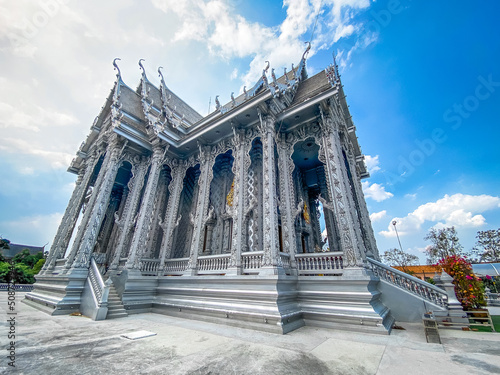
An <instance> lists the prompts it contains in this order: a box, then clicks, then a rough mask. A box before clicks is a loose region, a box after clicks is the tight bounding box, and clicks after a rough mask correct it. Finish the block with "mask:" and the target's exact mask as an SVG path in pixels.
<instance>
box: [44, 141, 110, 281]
mask: <svg viewBox="0 0 500 375" xmlns="http://www.w3.org/2000/svg"><path fill="white" fill-rule="evenodd" d="M99 157H100V154H99V153H98V152H97V151H95V152H93V153H92V155H91V156H90V157H89V158H88V159H87V160H86V162H85V167H83V168H82V169H81V170H80V171H79V173H78V179H77V180H76V186H75V189H74V190H73V194H72V195H71V198H70V200H69V203H68V207H67V208H66V211H65V212H64V216H63V218H62V220H61V224H60V225H59V228H58V229H57V234H56V237H55V238H54V242H53V243H52V246H51V248H50V252H49V256H48V259H47V261H46V262H45V264H44V266H43V267H42V272H41V274H45V273H46V272H47V271H48V270H52V269H54V266H55V263H56V260H57V259H59V258H60V257H61V256H62V255H64V252H65V251H66V249H67V247H68V242H69V240H70V239H71V235H72V233H73V230H74V229H75V225H76V222H77V220H78V215H79V214H80V210H81V208H82V205H83V201H84V200H85V193H86V192H87V189H88V186H89V184H90V180H91V178H92V174H93V172H94V168H95V166H96V165H97V163H98V162H99Z"/></svg>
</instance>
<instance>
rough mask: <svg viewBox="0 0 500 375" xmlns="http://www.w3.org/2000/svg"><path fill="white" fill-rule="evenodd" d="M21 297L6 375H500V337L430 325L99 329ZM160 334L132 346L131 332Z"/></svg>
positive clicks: (117, 324)
mask: <svg viewBox="0 0 500 375" xmlns="http://www.w3.org/2000/svg"><path fill="white" fill-rule="evenodd" d="M23 295H24V294H23V293H17V294H16V303H17V305H16V312H17V315H15V319H16V325H15V330H16V332H15V334H16V338H15V365H16V367H15V368H13V367H10V366H8V362H9V359H8V358H7V355H8V351H7V350H6V349H7V348H8V346H9V341H10V340H9V339H8V338H7V334H8V332H9V323H8V322H7V320H8V319H9V317H11V315H8V314H7V313H8V310H7V308H8V306H7V293H6V292H1V293H0V313H1V314H2V316H3V317H4V318H3V319H1V321H2V324H1V325H0V343H1V349H2V352H0V353H1V356H0V372H1V373H19V374H54V375H55V374H65V375H66V374H72V373H78V374H107V375H111V374H200V375H201V374H252V375H257V374H307V375H309V374H356V375H362V374H383V375H386V374H387V375H390V374H398V375H400V374H419V375H424V374H500V334H498V333H480V332H464V331H455V330H443V329H441V330H440V334H441V340H442V342H443V344H428V343H427V342H426V340H425V336H424V331H423V326H422V325H421V324H408V323H398V324H399V325H400V326H402V327H404V328H405V330H393V331H392V333H391V335H390V336H380V335H375V334H360V333H350V332H344V331H335V330H324V329H320V328H315V327H303V328H300V329H298V330H296V331H293V332H291V333H289V334H287V335H284V336H281V335H275V334H270V333H265V332H257V331H253V330H246V329H241V328H235V327H229V326H222V325H217V324H212V323H206V322H201V321H193V320H187V319H179V318H173V317H169V316H163V315H158V314H139V315H132V316H129V317H127V318H122V319H114V320H105V321H100V322H94V321H91V320H90V319H88V318H86V317H82V316H57V317H52V316H49V315H47V314H45V313H43V312H41V311H38V310H37V309H35V308H33V307H31V306H28V305H26V304H24V303H20V301H21V299H22V297H23ZM141 330H142V331H144V330H145V331H148V332H153V333H155V334H156V335H155V336H150V337H147V338H142V339H137V340H129V339H126V338H123V337H122V336H121V335H122V334H127V333H133V332H137V331H141Z"/></svg>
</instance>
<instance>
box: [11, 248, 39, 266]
mask: <svg viewBox="0 0 500 375" xmlns="http://www.w3.org/2000/svg"><path fill="white" fill-rule="evenodd" d="M40 259H43V252H41V251H39V252H38V253H36V254H35V255H31V254H30V251H29V250H28V249H23V250H22V251H21V252H20V253H17V254H16V255H15V256H14V258H12V262H13V263H22V264H24V265H26V266H28V267H30V268H32V267H33V266H34V265H35V264H36V263H37V262H38V261H39V260H40Z"/></svg>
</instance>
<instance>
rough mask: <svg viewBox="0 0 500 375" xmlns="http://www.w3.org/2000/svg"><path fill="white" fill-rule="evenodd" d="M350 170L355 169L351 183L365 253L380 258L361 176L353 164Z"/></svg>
mask: <svg viewBox="0 0 500 375" xmlns="http://www.w3.org/2000/svg"><path fill="white" fill-rule="evenodd" d="M353 164H355V163H353ZM351 171H355V173H353V184H354V189H355V191H356V196H357V201H358V205H359V212H360V216H361V225H362V226H363V229H364V234H365V248H366V255H367V256H368V257H375V259H377V260H380V257H379V253H378V249H377V242H376V241H375V235H374V233H373V227H372V223H371V220H370V214H369V213H368V208H367V207H366V201H365V195H364V194H363V188H362V186H361V177H360V175H359V172H358V170H357V168H356V167H355V165H354V169H353V167H351Z"/></svg>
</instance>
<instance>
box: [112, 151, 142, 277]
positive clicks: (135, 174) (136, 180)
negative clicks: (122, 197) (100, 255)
mask: <svg viewBox="0 0 500 375" xmlns="http://www.w3.org/2000/svg"><path fill="white" fill-rule="evenodd" d="M148 164H149V160H148V159H146V158H144V159H143V160H140V159H139V157H138V156H137V157H136V158H135V160H134V165H133V166H132V177H131V178H130V181H129V182H128V189H129V194H128V196H127V201H126V203H125V207H124V209H123V212H122V213H121V216H120V218H119V220H116V223H117V225H118V227H119V230H118V233H119V235H118V242H117V245H116V250H115V254H114V256H113V260H112V262H111V265H110V267H109V269H110V270H111V271H113V270H116V269H117V268H118V265H119V264H120V258H121V257H122V255H123V253H124V252H125V247H126V245H127V239H128V235H129V233H130V231H131V229H132V227H133V226H134V222H135V219H136V212H137V206H138V204H139V199H140V197H141V190H142V186H143V185H144V177H145V176H146V172H147V170H148Z"/></svg>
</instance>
